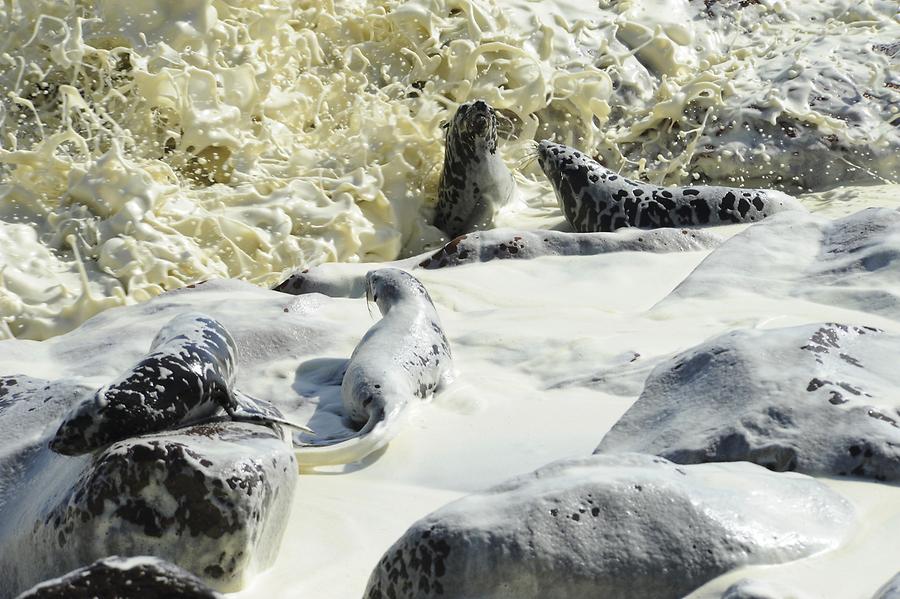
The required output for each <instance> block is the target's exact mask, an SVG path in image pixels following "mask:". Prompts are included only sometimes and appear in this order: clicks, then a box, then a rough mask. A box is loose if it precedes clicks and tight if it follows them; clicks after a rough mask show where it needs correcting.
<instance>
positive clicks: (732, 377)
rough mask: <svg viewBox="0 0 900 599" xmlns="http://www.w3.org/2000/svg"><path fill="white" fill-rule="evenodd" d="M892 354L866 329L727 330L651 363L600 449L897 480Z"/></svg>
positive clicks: (899, 445)
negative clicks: (638, 390)
mask: <svg viewBox="0 0 900 599" xmlns="http://www.w3.org/2000/svg"><path fill="white" fill-rule="evenodd" d="M898 352H900V337H898V336H896V335H891V334H888V333H885V332H883V331H880V330H877V329H874V328H871V327H861V326H851V325H844V324H833V323H828V324H813V325H804V326H799V327H789V328H784V329H772V330H749V331H735V332H731V333H727V334H725V335H721V336H719V337H716V338H714V339H712V340H710V341H707V342H705V343H702V344H700V345H699V346H697V347H694V348H692V349H690V350H688V351H686V352H683V353H681V354H679V355H677V356H675V357H674V358H672V359H671V360H669V361H667V362H664V363H663V364H661V365H659V366H657V367H656V368H655V369H654V370H653V372H652V373H651V374H650V376H649V378H648V379H647V382H646V384H645V386H644V390H643V392H642V393H641V395H640V397H639V398H638V400H637V401H636V402H635V403H634V404H633V405H632V406H631V408H629V409H628V411H627V412H625V414H624V415H623V416H622V418H621V419H619V421H618V422H617V423H616V424H615V425H613V427H612V429H611V430H610V431H609V432H608V433H607V434H606V436H605V437H604V438H603V440H602V442H601V443H600V445H599V446H598V447H597V450H596V451H597V452H598V453H600V452H602V453H619V452H623V451H637V452H642V453H649V454H653V455H658V456H662V457H665V458H666V459H669V460H672V461H674V462H678V463H681V464H698V463H702V462H726V461H729V462H731V461H749V462H754V463H757V464H760V465H762V466H765V467H767V468H769V469H771V470H776V471H788V470H793V471H797V472H803V473H806V474H815V475H825V476H835V475H840V476H858V477H863V478H868V479H873V480H877V481H893V482H896V481H900V393H898V392H897V389H898V388H900V371H898V370H897V368H896V365H895V360H894V356H896V355H898Z"/></svg>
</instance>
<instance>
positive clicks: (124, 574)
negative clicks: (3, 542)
mask: <svg viewBox="0 0 900 599" xmlns="http://www.w3.org/2000/svg"><path fill="white" fill-rule="evenodd" d="M96 597H103V598H104V599H158V598H159V597H166V598H168V599H216V598H217V597H221V595H218V594H217V593H215V592H213V590H212V589H210V588H209V587H208V586H206V585H205V584H203V582H202V581H201V580H199V579H198V578H197V577H195V576H193V575H192V574H191V573H189V572H186V571H185V570H183V569H181V568H179V567H178V566H174V565H172V564H170V563H168V562H166V561H164V560H161V559H158V558H155V557H147V556H141V557H132V558H122V557H116V556H113V557H108V558H104V559H101V560H97V561H96V562H94V563H93V564H91V565H90V566H86V567H84V568H79V569H77V570H75V571H73V572H70V573H69V574H66V575H65V576H62V577H60V578H56V579H53V580H48V581H45V582H42V583H40V584H38V585H36V586H34V587H33V588H31V589H29V590H27V591H25V592H24V593H22V594H21V595H19V596H18V597H17V598H16V599H95V598H96Z"/></svg>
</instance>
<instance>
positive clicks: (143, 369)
mask: <svg viewBox="0 0 900 599" xmlns="http://www.w3.org/2000/svg"><path fill="white" fill-rule="evenodd" d="M236 358H237V348H236V346H235V343H234V339H232V337H231V335H230V334H229V333H228V331H227V330H226V329H225V327H224V326H222V324H221V323H219V322H218V321H216V320H215V319H213V318H210V317H209V316H205V315H203V314H197V313H186V314H180V315H178V316H176V317H175V318H173V319H172V320H171V321H170V322H169V323H168V324H167V325H166V326H164V327H163V328H162V329H161V330H160V331H159V333H158V334H157V335H156V338H155V339H154V340H153V343H152V344H151V345H150V353H149V354H147V355H146V356H145V357H144V358H142V359H141V361H140V362H138V363H137V364H136V365H135V366H134V367H133V368H131V369H130V370H129V371H128V372H126V373H125V374H124V375H122V376H121V377H119V378H118V379H116V380H114V381H113V382H111V383H109V384H108V385H105V386H104V387H101V388H100V389H99V390H97V392H96V393H94V394H93V397H91V398H89V399H87V400H85V401H83V402H81V403H80V404H78V405H77V406H76V407H75V408H74V409H73V410H72V411H71V412H70V413H69V414H68V415H67V416H66V417H65V418H64V419H63V422H62V424H61V425H60V427H59V429H58V430H57V432H56V435H55V436H54V438H53V439H52V440H51V441H50V448H51V449H52V450H53V451H55V452H57V453H61V454H64V455H77V454H81V453H87V452H89V451H93V450H94V449H98V448H100V447H103V446H104V445H108V444H110V443H113V442H115V441H120V440H122V439H127V438H129V437H136V436H138V435H142V434H146V433H150V432H157V431H162V430H165V429H170V428H174V427H178V426H182V425H185V424H189V423H192V422H197V421H200V420H203V419H206V418H209V417H212V416H214V415H215V414H216V413H217V412H218V411H219V410H221V409H224V410H225V411H226V412H227V413H228V414H229V415H231V416H232V418H234V419H235V420H246V421H253V422H263V423H268V422H277V423H280V424H290V423H287V422H285V421H283V420H282V419H281V417H280V416H281V415H280V413H278V411H277V410H276V409H275V408H274V407H273V406H268V405H265V404H262V403H259V402H257V401H256V400H253V399H251V398H249V397H246V396H243V395H241V394H240V393H239V392H237V391H234V390H233V384H234V378H235V360H236ZM298 428H304V427H298Z"/></svg>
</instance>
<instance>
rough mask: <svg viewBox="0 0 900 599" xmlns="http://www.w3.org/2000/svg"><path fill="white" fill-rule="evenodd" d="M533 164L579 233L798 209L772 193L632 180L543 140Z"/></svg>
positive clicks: (743, 219)
mask: <svg viewBox="0 0 900 599" xmlns="http://www.w3.org/2000/svg"><path fill="white" fill-rule="evenodd" d="M538 163H539V164H540V166H541V168H542V169H543V171H544V173H545V174H546V175H547V178H548V179H549V180H550V183H551V184H552V186H553V189H554V191H555V193H556V197H557V200H558V201H559V206H560V209H561V210H562V213H563V215H564V216H565V218H566V220H567V221H568V222H569V224H571V225H572V228H573V229H574V230H575V231H576V232H581V233H591V232H602V231H613V230H616V229H620V228H622V227H640V228H644V229H653V228H659V227H676V226H695V225H709V224H719V223H747V222H755V221H758V220H762V219H763V218H766V217H767V216H769V215H771V214H774V213H776V212H780V211H785V210H803V207H802V205H801V204H800V203H799V202H798V201H797V200H796V199H794V198H792V197H790V196H788V195H786V194H784V193H782V192H779V191H775V190H762V189H754V190H743V189H738V188H731V187H719V186H703V187H673V188H664V187H660V186H658V185H652V184H649V183H641V182H638V181H633V180H631V179H628V178H625V177H622V176H620V175H617V174H615V173H614V172H613V171H610V170H609V169H607V168H606V167H604V166H603V165H601V164H600V163H598V162H596V161H595V160H593V159H591V158H590V157H588V156H586V155H584V154H583V153H581V152H578V151H577V150H575V149H573V148H570V147H567V146H564V145H562V144H556V143H553V142H550V141H547V140H545V141H542V142H540V144H539V145H538ZM738 196H741V197H740V199H739V198H738Z"/></svg>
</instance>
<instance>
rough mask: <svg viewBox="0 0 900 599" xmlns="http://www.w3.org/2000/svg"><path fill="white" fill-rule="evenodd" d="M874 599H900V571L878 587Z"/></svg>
mask: <svg viewBox="0 0 900 599" xmlns="http://www.w3.org/2000/svg"><path fill="white" fill-rule="evenodd" d="M872 599H900V572H898V573H897V575H896V576H894V577H893V578H891V579H890V580H889V581H887V583H886V584H885V585H884V586H883V587H881V588H880V589H878V592H877V593H875V596H874V597H872Z"/></svg>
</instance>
